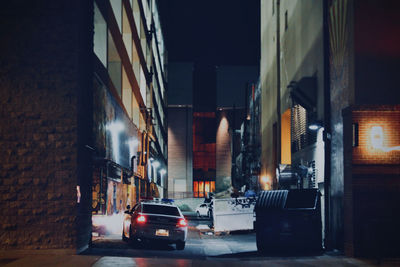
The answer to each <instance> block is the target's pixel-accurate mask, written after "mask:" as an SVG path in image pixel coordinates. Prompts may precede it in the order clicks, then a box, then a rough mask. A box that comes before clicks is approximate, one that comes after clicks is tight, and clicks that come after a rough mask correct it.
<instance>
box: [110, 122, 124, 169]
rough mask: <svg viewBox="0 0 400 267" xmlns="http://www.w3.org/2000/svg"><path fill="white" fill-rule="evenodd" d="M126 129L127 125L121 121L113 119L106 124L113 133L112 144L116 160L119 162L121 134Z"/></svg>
mask: <svg viewBox="0 0 400 267" xmlns="http://www.w3.org/2000/svg"><path fill="white" fill-rule="evenodd" d="M124 129H125V126H124V124H123V123H122V122H120V121H113V122H111V123H109V124H107V125H106V130H108V131H110V134H111V145H112V151H113V155H114V159H115V162H117V163H118V162H119V153H118V152H119V151H118V149H119V134H120V133H121V132H122V131H123V130H124Z"/></svg>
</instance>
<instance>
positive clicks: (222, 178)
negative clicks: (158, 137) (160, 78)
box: [168, 62, 258, 198]
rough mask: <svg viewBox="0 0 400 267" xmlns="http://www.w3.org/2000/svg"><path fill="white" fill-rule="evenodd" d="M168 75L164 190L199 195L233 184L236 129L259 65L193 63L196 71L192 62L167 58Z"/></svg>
mask: <svg viewBox="0 0 400 267" xmlns="http://www.w3.org/2000/svg"><path fill="white" fill-rule="evenodd" d="M193 71H194V72H193ZM169 77H170V78H169V91H168V99H169V106H168V121H169V124H168V125H169V129H168V133H169V135H168V136H169V137H168V140H169V143H168V154H169V165H168V168H169V171H168V172H169V177H170V180H169V192H168V194H169V196H170V197H176V198H183V197H195V198H202V197H206V196H207V195H208V194H209V193H218V192H221V191H225V190H227V189H229V188H230V187H231V186H232V185H234V186H235V181H233V183H232V180H233V179H232V171H233V169H232V164H235V161H234V159H235V158H236V156H237V155H238V154H239V153H240V135H239V133H238V131H239V130H240V124H241V122H242V121H243V119H244V117H245V105H246V101H245V98H246V92H247V93H248V91H247V86H248V84H249V83H251V82H252V81H255V80H257V77H258V68H257V67H254V66H219V67H217V68H216V69H210V67H209V66H206V67H204V66H197V72H196V66H195V65H193V64H192V63H185V62H179V63H171V64H170V67H169ZM205 86H207V88H205V89H203V88H204V87H205ZM208 87H209V88H208ZM212 88H216V90H215V89H214V90H211V89H212ZM191 92H192V93H191ZM191 97H193V99H191Z"/></svg>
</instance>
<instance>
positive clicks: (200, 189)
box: [199, 181, 204, 197]
mask: <svg viewBox="0 0 400 267" xmlns="http://www.w3.org/2000/svg"><path fill="white" fill-rule="evenodd" d="M199 197H204V182H203V181H201V182H199Z"/></svg>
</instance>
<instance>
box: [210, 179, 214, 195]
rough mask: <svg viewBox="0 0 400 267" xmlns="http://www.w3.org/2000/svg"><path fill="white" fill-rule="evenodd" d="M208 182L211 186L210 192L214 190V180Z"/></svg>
mask: <svg viewBox="0 0 400 267" xmlns="http://www.w3.org/2000/svg"><path fill="white" fill-rule="evenodd" d="M210 183H211V184H210V186H211V188H210V189H211V190H210V192H215V181H211V182H210Z"/></svg>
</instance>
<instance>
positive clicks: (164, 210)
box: [142, 205, 180, 216]
mask: <svg viewBox="0 0 400 267" xmlns="http://www.w3.org/2000/svg"><path fill="white" fill-rule="evenodd" d="M142 212H143V213H153V214H162V215H172V216H180V214H179V211H178V208H177V207H169V206H162V205H143V211H142Z"/></svg>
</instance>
